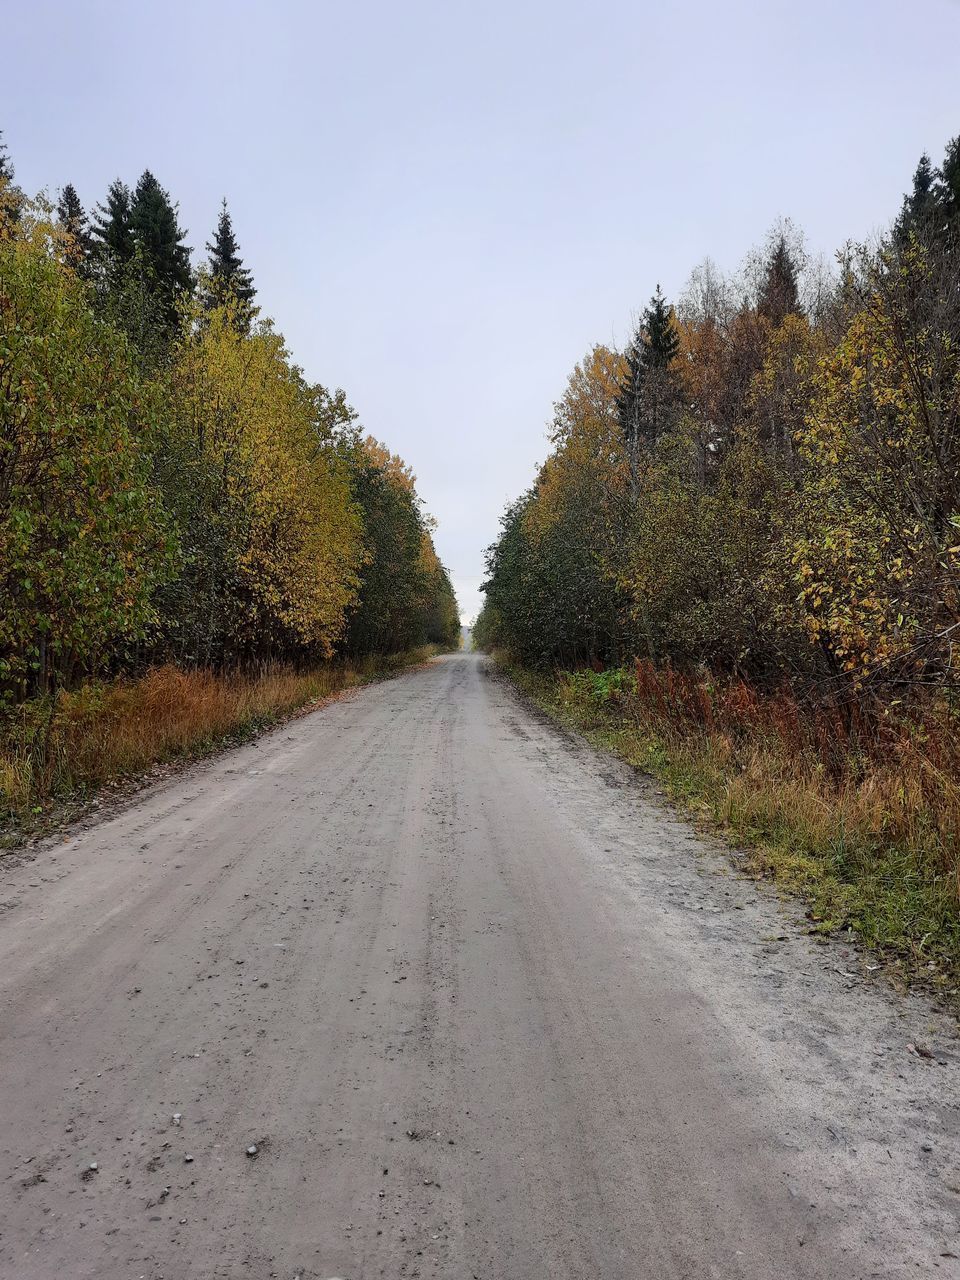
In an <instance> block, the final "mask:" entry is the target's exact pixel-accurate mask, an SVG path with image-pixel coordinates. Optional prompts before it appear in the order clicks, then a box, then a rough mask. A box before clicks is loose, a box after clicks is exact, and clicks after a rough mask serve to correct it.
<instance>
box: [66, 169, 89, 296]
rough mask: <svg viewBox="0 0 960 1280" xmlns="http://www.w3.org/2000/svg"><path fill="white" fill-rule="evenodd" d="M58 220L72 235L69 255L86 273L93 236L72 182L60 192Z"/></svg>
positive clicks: (77, 266) (82, 273) (81, 273)
mask: <svg viewBox="0 0 960 1280" xmlns="http://www.w3.org/2000/svg"><path fill="white" fill-rule="evenodd" d="M57 221H58V222H59V223H60V226H61V227H63V229H64V231H66V233H67V234H68V235H69V237H70V246H69V249H68V256H69V258H70V261H71V262H72V264H73V266H74V267H75V268H76V270H77V273H78V274H79V275H85V274H86V273H87V270H88V268H89V264H90V261H91V258H92V256H93V237H92V236H91V234H90V227H89V224H88V222H87V215H86V214H85V213H84V211H83V205H82V204H81V203H80V197H79V196H78V195H77V192H76V188H75V187H74V185H73V183H72V182H68V183H67V185H66V186H65V187H64V188H63V190H62V191H61V192H60V199H59V200H58V201H57Z"/></svg>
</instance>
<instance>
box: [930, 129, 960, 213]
mask: <svg viewBox="0 0 960 1280" xmlns="http://www.w3.org/2000/svg"><path fill="white" fill-rule="evenodd" d="M936 193H937V200H938V202H939V205H940V208H941V209H942V211H943V213H944V215H945V221H946V223H947V225H948V226H949V227H951V228H952V229H953V230H954V231H956V229H957V228H958V227H960V136H958V137H956V138H951V139H950V141H949V142H948V143H947V149H946V152H945V154H944V157H943V161H942V162H941V165H940V168H939V169H938V171H937V187H936Z"/></svg>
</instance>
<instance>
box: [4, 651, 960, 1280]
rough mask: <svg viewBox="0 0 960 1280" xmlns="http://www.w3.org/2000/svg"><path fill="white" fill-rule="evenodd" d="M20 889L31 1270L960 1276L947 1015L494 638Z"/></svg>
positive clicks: (294, 731)
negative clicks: (830, 933)
mask: <svg viewBox="0 0 960 1280" xmlns="http://www.w3.org/2000/svg"><path fill="white" fill-rule="evenodd" d="M0 908H2V910H0V1029H2V1050H0V1179H2V1182H0V1186H2V1208H0V1275H2V1276H3V1277H11V1278H12V1277H17V1278H18V1280H31V1278H35V1277H43V1278H44V1280H54V1278H55V1277H56V1278H59V1277H70V1278H71V1280H81V1278H86V1277H90V1278H92V1277H97V1280H114V1278H120V1277H123V1278H125V1280H126V1278H128V1277H130V1278H134V1280H135V1278H136V1277H141V1276H142V1277H147V1278H148V1280H156V1278H157V1277H164V1278H165V1280H180V1278H181V1277H191V1278H194V1277H195V1278H196V1280H200V1278H202V1280H210V1278H211V1277H230V1280H234V1278H236V1280H240V1278H241V1277H242V1278H243V1280H247V1278H255V1280H260V1278H263V1280H267V1277H280V1278H281V1280H293V1278H294V1277H297V1276H299V1277H300V1280H315V1278H317V1277H319V1278H321V1280H323V1278H325V1277H331V1276H339V1277H346V1278H347V1280H370V1278H372V1277H379V1276H385V1277H391V1278H393V1277H413V1276H424V1277H427V1276H436V1277H444V1278H446V1277H449V1278H451V1280H454V1278H455V1280H460V1278H461V1277H463V1278H465V1280H470V1278H471V1277H478V1278H479V1280H574V1278H576V1280H580V1278H584V1280H586V1278H587V1277H590V1278H591V1280H674V1278H677V1277H685V1278H689V1280H707V1278H709V1277H716V1278H717V1280H791V1278H793V1277H818V1278H820V1277H823V1278H826V1277H831V1278H833V1277H837V1278H839V1277H843V1278H844V1280H858V1278H859V1277H869V1276H883V1277H906V1276H911V1277H914V1276H918V1275H924V1276H926V1275H933V1274H937V1275H956V1274H958V1271H957V1268H958V1267H960V1262H958V1261H957V1259H956V1257H955V1256H950V1255H957V1254H960V1241H958V1234H957V1225H958V1224H957V1210H958V1207H960V1123H958V1121H960V1111H958V1093H960V1091H958V1056H957V1042H956V1041H955V1040H954V1039H952V1038H951V1028H950V1026H949V1024H947V1023H946V1022H942V1021H939V1020H937V1019H936V1018H935V1017H933V1016H932V1015H931V1013H930V1011H929V1009H928V1008H927V1007H926V1006H925V1005H924V1003H923V1002H922V1001H921V1000H917V999H915V1000H912V1001H904V1000H900V999H898V998H895V997H893V996H889V995H887V994H885V993H884V990H883V988H882V987H880V986H878V985H876V984H874V985H872V986H871V980H870V978H869V976H867V977H866V978H863V979H862V978H861V977H860V974H861V973H862V972H863V971H864V970H865V963H864V961H863V960H862V959H861V958H859V957H858V956H857V955H856V953H854V952H853V951H852V950H848V949H846V948H844V947H842V946H838V945H830V946H822V945H818V944H817V943H816V942H815V941H814V940H812V939H810V938H808V937H806V936H804V935H803V934H802V932H801V931H800V930H799V929H798V928H795V927H794V926H793V925H792V924H791V923H790V919H789V918H790V917H792V916H796V915H798V914H799V911H798V908H796V907H793V908H789V907H788V908H782V907H780V906H779V905H778V904H777V902H776V900H775V899H774V898H773V897H772V896H771V895H770V894H769V893H767V892H760V891H758V890H757V889H756V888H755V887H754V886H753V885H752V884H750V883H749V882H747V881H745V880H743V879H740V878H738V877H737V876H735V875H733V874H731V873H730V871H729V867H728V863H727V860H726V858H725V857H724V856H723V855H722V854H721V853H720V852H718V851H717V850H715V849H712V848H711V847H710V846H709V845H707V844H705V843H704V842H703V841H702V840H701V839H700V838H699V837H696V836H695V835H693V834H692V833H691V832H690V830H689V828H687V827H686V826H685V825H684V824H683V823H682V822H680V821H679V820H677V819H676V818H674V817H672V816H671V815H670V814H669V812H668V811H666V810H665V809H664V807H663V806H662V805H661V804H660V802H659V801H658V800H657V798H656V795H655V793H654V792H653V791H652V789H650V788H648V787H646V786H645V784H643V783H642V782H636V781H634V780H633V778H632V776H631V775H629V774H628V772H627V771H626V770H625V769H622V768H621V767H620V766H618V765H616V764H615V763H612V762H610V761H608V760H606V759H604V758H602V757H599V756H596V755H594V754H593V753H592V752H590V751H589V750H588V749H586V748H584V747H582V746H578V745H576V744H575V743H572V742H569V741H567V740H566V739H565V738H564V737H562V736H561V735H560V734H558V733H557V732H556V731H555V730H554V729H552V728H551V727H549V726H547V725H545V724H543V723H541V721H540V720H539V719H538V718H536V717H535V716H534V715H532V714H531V713H530V712H529V711H528V710H526V709H525V708H524V706H523V705H521V703H520V702H519V701H518V699H517V698H516V696H515V695H514V694H513V692H512V691H511V690H510V689H509V687H508V686H507V685H506V684H505V682H503V681H502V680H501V679H500V678H498V677H496V676H495V675H493V674H492V673H491V671H490V668H489V666H488V665H487V664H486V662H485V660H484V659H482V658H478V657H476V656H474V655H459V656H455V657H451V658H448V659H444V660H442V661H440V662H438V663H435V664H434V665H432V666H430V667H429V668H427V669H425V670H421V671H416V672H412V673H410V674H407V675H405V676H402V677H401V678H399V679H397V680H395V681H392V682H390V683H387V684H383V685H378V686H376V687H371V688H368V689H365V690H363V691H361V692H359V693H357V694H355V695H352V696H350V697H347V698H345V699H343V700H342V701H340V702H338V703H335V704H333V705H331V706H329V707H327V708H325V709H323V710H320V711H318V712H315V713H313V714H311V715H309V716H307V717H305V718H303V719H301V720H298V721H295V722H293V723H291V724H289V725H287V726H285V727H283V728H281V729H279V730H277V731H276V732H274V733H273V734H271V735H269V736H267V737H265V738H263V739H261V741H260V743H259V744H258V745H255V746H248V747H245V748H242V749H238V750H235V751H232V752H230V753H228V754H226V755H224V756H222V757H220V758H218V759H216V760H214V761H211V762H209V763H207V764H205V765H203V766H200V767H197V768H193V769H191V770H189V771H188V772H187V773H185V774H183V775H181V776H180V777H179V778H177V779H175V780H173V781H171V782H167V783H165V784H162V785H160V786H159V787H158V788H157V789H156V790H155V791H153V792H152V793H151V794H148V795H147V796H145V797H142V798H141V799H140V800H139V801H138V802H137V803H136V804H135V806H133V807H130V808H128V809H127V810H126V811H124V812H121V813H119V814H116V815H114V816H112V817H107V818H105V819H104V820H103V821H101V822H100V823H99V824H97V825H94V826H91V827H89V828H88V829H87V830H85V831H82V832H79V833H78V834H76V835H75V836H74V837H72V838H71V839H69V840H68V841H66V842H63V843H58V844H55V845H53V846H51V847H49V848H45V849H43V850H41V851H40V852H39V854H38V856H37V857H36V858H35V859H34V860H32V861H31V862H29V863H25V864H22V865H19V866H11V865H9V862H8V864H6V865H4V864H2V863H0ZM917 1040H920V1041H921V1042H923V1043H924V1044H926V1045H929V1047H930V1049H931V1050H932V1052H933V1055H934V1056H933V1057H932V1058H924V1057H920V1056H918V1055H917V1054H916V1053H914V1052H911V1051H910V1050H908V1048H907V1045H908V1044H910V1043H916V1042H917ZM252 1148H255V1151H253V1150H251V1149H252ZM94 1164H95V1165H96V1168H94V1167H93V1165H94Z"/></svg>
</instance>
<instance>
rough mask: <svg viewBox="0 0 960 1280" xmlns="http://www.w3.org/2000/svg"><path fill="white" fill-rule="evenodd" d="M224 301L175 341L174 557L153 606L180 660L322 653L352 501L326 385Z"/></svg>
mask: <svg viewBox="0 0 960 1280" xmlns="http://www.w3.org/2000/svg"><path fill="white" fill-rule="evenodd" d="M235 306H236V303H235V302H233V303H231V304H228V305H227V306H225V307H222V308H218V309H217V310H215V311H213V312H211V313H209V316H208V318H207V322H206V323H205V324H203V325H195V326H194V332H193V333H192V335H191V336H190V337H189V338H188V339H186V340H185V341H183V342H182V343H181V344H180V346H179V347H178V348H177V350H176V356H177V360H176V364H175V366H174V368H173V370H172V373H171V381H172V400H173V410H174V419H175V428H174V431H173V433H172V435H171V438H170V441H169V445H168V449H167V456H166V457H165V458H164V459H163V463H162V466H163V474H164V489H165V492H166V493H167V494H168V497H167V503H168V506H169V507H170V509H171V510H172V511H173V512H174V513H175V516H176V520H177V524H178V526H179V528H180V529H181V540H182V543H183V545H184V552H185V554H184V563H183V570H182V573H181V575H180V577H179V578H178V580H177V581H176V582H174V583H172V584H171V585H170V587H169V588H167V589H166V592H165V595H164V599H163V606H164V607H163V608H162V610H161V612H162V613H163V614H164V615H165V616H167V617H168V618H169V619H170V625H169V627H168V632H167V638H168V643H169V644H170V646H171V647H172V648H173V649H174V651H175V652H176V653H177V654H178V656H179V657H181V659H182V660H185V661H190V662H197V663H204V664H221V663H223V662H228V661H250V660H254V659H267V658H283V657H285V658H292V657H300V656H304V655H307V656H310V657H312V658H314V659H316V658H327V657H330V656H331V655H332V653H333V651H334V646H335V645H336V643H337V641H338V640H339V639H340V636H341V634H342V632H343V628H344V624H345V618H346V611H347V609H348V607H349V606H350V605H352V604H353V602H354V600H355V599H356V594H357V586H358V575H357V571H358V569H359V566H360V562H361V559H362V553H363V548H362V543H361V529H360V517H359V512H358V511H357V510H356V508H355V506H354V504H353V502H352V501H351V492H350V477H349V475H348V472H347V468H346V466H345V464H344V462H343V459H342V457H341V456H340V454H339V452H338V450H337V448H336V440H335V439H334V438H333V436H332V434H331V432H330V430H329V428H328V419H327V410H328V409H329V406H330V398H329V397H328V396H326V394H325V393H324V392H323V389H322V388H319V387H314V386H311V385H310V384H309V383H307V382H306V381H305V380H304V378H303V376H302V374H301V373H300V371H299V370H298V369H297V368H296V367H295V366H294V365H292V364H291V362H290V359H289V353H288V351H287V349H286V347H285V345H284V342H283V339H282V338H281V337H280V335H279V334H277V333H275V332H273V331H272V330H271V329H270V328H269V327H268V326H261V328H260V329H259V330H258V331H257V332H256V333H254V334H245V333H243V332H242V331H241V330H240V328H239V326H238V324H237V320H236V316H235V314H233V313H232V311H231V307H235Z"/></svg>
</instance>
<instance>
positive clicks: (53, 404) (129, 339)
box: [0, 146, 460, 822]
mask: <svg viewBox="0 0 960 1280" xmlns="http://www.w3.org/2000/svg"><path fill="white" fill-rule="evenodd" d="M184 235H185V233H184V232H183V231H182V230H181V228H180V226H179V224H178V215H177V208H176V205H175V204H174V203H173V202H172V201H171V199H170V197H169V195H168V194H167V192H166V191H165V190H164V189H163V187H162V186H161V185H160V183H159V182H158V181H157V179H156V178H155V177H154V176H153V175H152V174H151V173H150V172H149V171H144V173H143V174H142V176H141V177H140V179H139V181H138V182H137V183H136V185H135V187H133V188H132V189H131V188H129V187H128V186H127V185H125V184H124V183H123V182H121V181H119V180H118V181H116V182H114V183H113V184H111V186H110V189H109V191H108V193H107V194H106V197H105V199H104V202H103V203H102V204H100V205H98V206H97V208H96V210H95V211H94V214H93V216H92V218H88V217H87V215H86V213H85V212H84V210H83V208H82V206H81V204H80V201H79V198H78V196H77V194H76V192H75V190H74V189H73V187H72V186H70V185H67V186H65V187H64V188H63V189H62V190H61V192H60V193H59V199H58V201H57V203H56V205H53V204H52V203H50V202H49V201H48V200H47V199H46V198H45V197H41V198H38V199H34V200H31V199H28V198H27V197H26V196H25V194H24V193H23V192H22V191H21V190H20V189H19V188H18V187H17V185H16V183H15V175H14V170H13V166H12V164H11V162H10V159H9V155H8V153H7V151H6V149H5V148H4V147H2V146H0V424H2V431H0V822H3V821H4V820H7V821H10V820H14V821H22V820H23V819H24V817H25V815H29V814H31V813H35V811H36V810H37V809H41V810H42V808H43V807H44V806H45V805H46V804H48V803H50V802H51V800H52V799H53V798H54V797H55V796H58V795H62V794H64V793H65V792H69V790H70V789H71V788H76V787H82V788H90V787H92V786H96V785H98V784H102V783H103V782H105V781H107V780H109V779H110V778H112V777H115V776H116V775H118V774H125V773H129V772H130V771H132V770H137V769H140V768H143V767H145V766H146V765H148V764H149V763H151V762H153V761H155V760H158V759H164V758H169V757H170V756H173V755H182V754H184V753H191V752H194V751H196V750H200V749H203V747H204V744H206V743H211V742H214V741H216V740H218V739H220V738H222V737H223V736H224V735H229V734H233V733H235V732H237V731H240V730H249V728H250V727H251V726H253V725H255V724H257V723H262V722H266V721H268V720H269V719H270V718H272V717H274V716H277V715H279V714H282V713H283V712H285V711H288V710H290V709H291V708H292V707H295V706H297V705H301V704H302V703H304V702H307V701H309V700H311V699H313V698H316V697H320V696H323V695H324V694H325V693H328V692H330V691H332V690H333V689H335V688H338V687H343V686H344V685H346V684H349V683H352V682H355V680H356V679H358V678H361V676H362V675H363V674H364V673H371V672H373V671H380V670H385V669H389V668H390V666H391V665H393V664H396V663H397V662H400V661H402V658H400V657H396V656H395V655H405V654H409V653H413V654H415V655H416V654H419V653H422V651H423V649H424V647H425V646H435V647H440V648H449V647H455V646H456V645H457V644H458V642H459V629H460V623H459V618H458V615H457V607H456V601H455V598H454V594H453V590H452V588H451V585H450V580H449V577H448V575H447V573H446V570H445V569H444V568H443V566H442V565H441V563H440V561H439V559H438V558H437V554H436V551H435V549H434V545H433V540H432V536H431V533H432V528H433V525H432V522H431V520H430V518H429V517H428V516H427V515H426V513H425V512H424V510H423V507H422V504H421V501H420V498H419V496H418V494H417V492H416V486H415V479H414V476H413V474H412V473H411V471H410V469H409V468H408V467H407V466H406V465H405V464H404V462H403V461H402V460H401V459H400V458H398V457H396V456H394V455H393V454H391V452H390V450H389V449H388V448H387V447H385V446H384V445H382V444H380V443H379V442H378V441H376V440H374V439H373V438H372V437H370V436H367V435H365V433H364V432H363V430H362V428H361V427H360V424H359V423H358V422H357V419H356V415H355V414H354V412H353V410H352V409H351V408H350V406H349V404H348V403H347V400H346V397H345V395H344V393H343V391H341V390H334V391H331V390H329V389H327V388H326V387H324V386H321V385H319V384H316V383H312V382H310V381H308V379H307V378H306V376H305V374H304V372H303V370H301V369H300V368H299V367H298V366H297V365H296V364H295V363H294V361H293V359H292V357H291V354H290V352H289V350H288V349H287V347H286V345H285V343H284V340H283V338H282V336H281V335H280V334H279V333H278V332H277V330H276V329H275V327H274V325H273V323H272V321H270V320H268V319H266V318H265V317H263V316H262V315H261V314H260V310H259V307H258V306H257V304H256V296H257V295H256V289H255V287H254V284H253V279H252V275H251V273H250V271H249V269H248V268H247V267H245V266H244V264H243V261H242V259H241V257H240V253H239V249H238V246H237V241H236V237H235V234H234V230H233V225H232V221H231V218H230V214H229V212H228V210H227V208H226V204H225V203H224V206H223V208H222V209H221V211H220V216H219V219H218V221H217V223H216V227H215V230H214V233H213V236H212V239H211V241H210V242H209V243H208V244H207V254H208V256H207V260H206V263H205V264H204V265H203V266H202V267H200V268H199V269H195V268H194V266H193V264H192V261H191V256H190V250H189V249H188V248H187V246H186V245H185V243H184Z"/></svg>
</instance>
